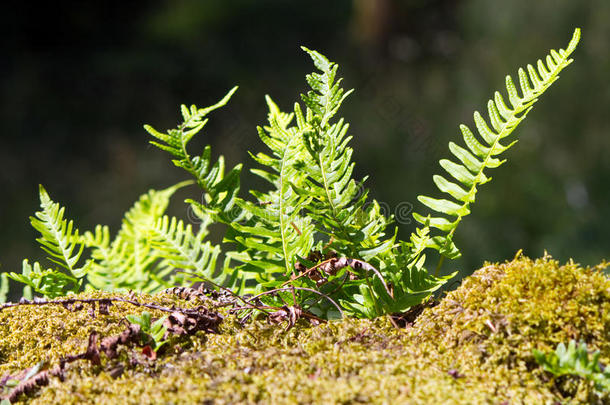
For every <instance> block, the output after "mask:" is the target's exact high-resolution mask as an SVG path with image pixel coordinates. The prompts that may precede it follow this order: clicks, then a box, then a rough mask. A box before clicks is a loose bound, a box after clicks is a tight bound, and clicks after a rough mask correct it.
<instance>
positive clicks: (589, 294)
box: [0, 257, 610, 404]
mask: <svg viewBox="0 0 610 405" xmlns="http://www.w3.org/2000/svg"><path fill="white" fill-rule="evenodd" d="M600 268H601V266H600ZM101 295H103V294H101V293H95V294H89V295H87V296H96V297H97V296H101ZM139 299H140V300H142V301H145V302H153V301H155V302H161V303H163V304H167V305H170V304H171V302H174V303H177V301H176V300H177V299H175V298H171V297H169V296H165V295H163V296H161V295H159V296H154V297H152V296H141V297H139ZM180 304H181V305H185V303H184V302H180ZM139 312H141V308H137V307H133V306H129V305H127V304H117V305H113V306H112V307H111V312H110V314H109V315H98V316H97V317H96V318H91V316H90V315H88V314H87V312H86V311H81V312H68V311H66V310H65V309H64V308H62V307H54V306H42V307H18V308H14V309H6V310H4V311H2V312H0V325H1V326H0V327H1V328H2V329H0V330H1V331H2V339H1V340H0V353H2V365H1V366H0V370H1V371H0V374H4V373H6V372H14V371H17V370H20V369H23V368H25V367H27V366H30V365H33V364H35V363H36V362H37V361H38V360H39V359H40V358H41V356H43V353H44V356H45V357H47V358H49V360H50V361H51V362H52V361H56V360H57V359H58V358H59V357H60V356H62V355H66V354H74V353H79V352H82V351H84V349H85V347H86V343H87V341H86V339H87V336H88V333H89V331H91V330H92V329H95V330H97V331H98V332H100V333H101V334H102V335H105V334H110V333H117V332H120V330H121V325H120V323H119V322H120V319H121V318H122V317H123V316H124V315H125V314H127V313H139ZM152 312H154V311H152ZM155 315H156V316H159V315H160V314H157V313H155ZM15 325H19V326H15ZM609 335H610V281H609V280H608V278H607V277H605V276H604V275H603V274H602V273H601V271H599V268H598V269H583V268H581V267H579V266H577V265H576V264H573V263H568V264H566V265H564V266H560V265H559V264H558V263H556V262H555V261H553V260H552V259H550V258H549V257H545V258H542V259H538V260H536V261H532V260H530V259H527V258H524V257H520V258H518V259H516V260H514V261H512V262H509V263H504V264H487V265H485V266H484V267H483V268H482V269H480V270H478V271H477V272H475V273H474V274H473V275H472V276H471V277H468V278H466V279H465V280H464V282H463V284H462V285H461V286H460V287H459V288H458V289H457V290H456V291H453V292H451V293H449V294H447V296H446V297H444V298H443V299H442V300H441V303H440V304H439V305H438V306H436V307H434V308H428V309H426V310H425V311H424V312H423V313H422V315H420V317H419V318H418V319H417V321H416V323H415V325H414V327H412V328H409V329H404V330H396V329H394V328H392V326H391V324H390V323H389V322H388V321H387V319H385V318H380V319H376V320H357V319H347V320H343V321H338V322H329V323H326V324H321V325H319V326H311V325H309V324H307V323H306V322H304V321H301V322H299V323H298V324H297V325H296V326H295V327H294V328H292V329H290V330H288V331H285V330H284V329H283V328H282V327H278V326H277V325H275V326H274V325H269V324H267V323H266V322H265V321H264V320H257V321H253V322H251V323H250V324H248V325H247V326H246V327H243V328H242V327H240V326H239V325H238V324H237V323H236V322H235V320H234V319H233V318H231V317H229V318H227V319H226V320H225V322H224V324H223V325H222V327H221V329H220V333H218V334H205V333H203V332H198V334H197V335H195V336H191V337H188V338H183V339H181V340H177V341H175V342H174V345H173V346H172V349H171V350H168V351H167V352H166V353H164V354H162V355H160V357H159V359H157V361H156V362H149V363H147V364H146V365H142V364H140V365H137V366H130V365H129V364H125V372H124V373H123V375H122V376H120V377H118V378H113V377H111V376H110V370H111V369H112V367H114V366H116V364H107V363H105V364H103V365H102V367H92V366H90V365H89V364H88V363H86V362H84V361H79V362H75V363H72V364H70V365H68V366H67V372H66V379H65V380H64V381H63V382H62V381H60V380H59V379H57V378H53V379H51V381H50V383H49V385H48V386H46V387H44V388H42V389H41V390H39V391H38V392H37V393H36V394H33V395H31V396H30V397H28V398H24V397H21V398H20V399H21V400H23V401H24V402H29V403H41V404H42V403H44V404H47V403H62V404H70V403H83V402H96V403H98V402H99V403H133V404H140V403H164V404H179V403H206V402H207V403H219V404H221V403H236V402H243V403H256V402H263V403H312V402H314V403H382V402H390V403H404V402H407V403H414V404H429V403H449V404H470V403H487V402H489V403H501V402H502V401H508V402H509V403H553V402H554V401H559V402H560V403H590V402H596V401H597V402H598V403H603V402H604V401H608V400H610V398H608V397H602V398H598V397H596V396H595V394H594V393H593V392H592V391H591V389H590V388H591V387H590V386H589V385H588V384H586V383H585V382H583V381H580V380H578V379H575V378H565V379H562V380H561V381H552V380H550V379H549V378H548V376H547V375H545V373H543V372H542V371H541V370H540V368H539V367H538V366H537V365H536V364H535V362H534V359H533V356H532V349H534V348H537V349H539V350H543V351H550V350H552V349H554V348H555V346H556V344H557V343H558V342H566V341H568V340H569V339H576V340H583V341H585V342H586V343H587V344H588V345H589V347H591V348H594V349H598V350H600V351H601V360H602V362H604V363H608V360H610V346H609V345H610V343H609V341H608V336H609ZM125 358H126V357H125Z"/></svg>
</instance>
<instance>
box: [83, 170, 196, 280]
mask: <svg viewBox="0 0 610 405" xmlns="http://www.w3.org/2000/svg"><path fill="white" fill-rule="evenodd" d="M191 183H192V182H191V181H186V182H182V183H178V184H176V185H174V186H172V187H168V188H166V189H164V190H150V191H149V192H148V193H146V194H144V195H142V196H140V198H139V199H138V201H137V202H136V203H135V204H134V205H133V207H131V208H130V209H129V211H127V213H126V214H125V217H124V219H123V224H122V226H121V229H120V231H119V232H118V234H117V236H116V238H115V239H114V240H113V241H112V242H111V241H110V231H109V229H108V227H102V226H99V225H98V226H97V227H96V228H95V233H92V232H86V233H85V234H84V236H83V240H84V243H85V245H86V246H87V247H90V248H92V249H93V250H92V252H91V257H92V258H93V259H94V262H93V264H92V266H91V270H90V272H89V274H88V277H87V280H88V283H89V284H90V285H91V287H93V288H96V289H101V290H107V291H112V290H139V291H145V292H156V291H158V290H161V289H162V288H165V287H167V286H168V285H171V284H172V282H173V281H174V280H167V279H166V278H167V277H168V276H171V274H172V272H173V271H174V268H173V267H171V265H170V264H169V263H167V262H166V261H164V257H163V255H162V254H161V252H159V251H157V250H155V248H154V244H153V239H154V234H153V231H154V229H155V226H156V224H157V222H158V221H159V219H160V218H162V217H163V215H164V213H165V210H166V209H167V206H168V205H169V201H170V198H171V196H172V195H173V194H174V193H175V192H176V191H177V190H178V189H179V188H181V187H184V186H186V185H188V184H191Z"/></svg>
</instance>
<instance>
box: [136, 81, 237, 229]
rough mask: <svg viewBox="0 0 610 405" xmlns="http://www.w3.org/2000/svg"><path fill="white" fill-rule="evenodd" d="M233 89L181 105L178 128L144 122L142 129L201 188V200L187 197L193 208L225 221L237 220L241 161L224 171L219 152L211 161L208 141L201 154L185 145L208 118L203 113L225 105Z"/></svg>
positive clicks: (204, 215)
mask: <svg viewBox="0 0 610 405" xmlns="http://www.w3.org/2000/svg"><path fill="white" fill-rule="evenodd" d="M236 91H237V86H236V87H233V88H232V89H231V90H230V91H229V92H228V93H227V94H226V95H225V96H224V97H223V98H222V100H220V101H219V102H217V103H216V104H214V105H212V106H209V107H205V108H197V107H196V106H194V105H193V106H191V108H190V109H188V108H187V107H186V106H184V105H182V106H181V113H182V117H183V119H184V121H183V122H182V124H180V125H179V126H178V128H176V129H170V130H168V131H167V133H162V132H159V131H157V130H156V129H154V128H153V127H151V126H150V125H144V129H145V130H146V131H147V132H148V133H149V134H150V135H152V136H153V138H155V139H156V140H155V141H150V143H151V144H153V145H155V146H156V147H158V148H159V149H162V150H164V151H167V152H169V153H170V154H172V155H173V156H174V157H175V158H176V159H174V160H172V162H173V163H174V164H175V165H176V166H178V167H181V168H182V169H184V170H186V171H187V172H188V173H190V174H191V175H192V176H194V177H195V180H196V181H197V184H198V185H199V187H201V188H202V189H203V190H204V192H205V202H204V203H202V202H199V201H194V200H188V201H187V202H188V203H190V204H191V206H192V207H193V209H194V212H195V213H196V214H201V218H202V219H205V217H206V216H207V215H212V217H213V218H214V219H215V220H218V221H221V222H225V223H228V222H231V221H233V220H239V212H235V210H234V203H235V198H236V197H237V193H238V191H239V175H240V173H241V164H240V165H237V166H235V167H234V168H233V169H231V170H230V171H229V172H228V173H225V164H224V157H222V156H220V157H219V158H218V160H217V161H216V162H215V163H212V158H211V154H212V151H211V147H210V146H209V145H207V146H206V147H205V148H204V150H203V153H202V154H201V156H191V155H190V154H189V153H188V150H187V147H188V143H189V142H190V141H191V139H192V138H193V137H194V136H195V135H196V134H197V133H199V132H200V131H201V129H203V127H204V126H205V125H206V123H207V121H208V120H207V118H206V116H207V115H208V114H209V113H210V112H212V111H214V110H216V109H218V108H220V107H223V106H225V105H226V104H227V103H228V102H229V100H230V99H231V96H233V94H234V93H235V92H236Z"/></svg>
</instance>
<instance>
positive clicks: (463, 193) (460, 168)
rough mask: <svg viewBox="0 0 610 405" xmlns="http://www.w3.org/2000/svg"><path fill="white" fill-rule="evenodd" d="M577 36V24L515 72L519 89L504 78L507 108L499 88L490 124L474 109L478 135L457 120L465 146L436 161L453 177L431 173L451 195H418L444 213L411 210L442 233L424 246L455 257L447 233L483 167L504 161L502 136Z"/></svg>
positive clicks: (561, 64) (465, 210) (470, 199)
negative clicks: (555, 46)
mask: <svg viewBox="0 0 610 405" xmlns="http://www.w3.org/2000/svg"><path fill="white" fill-rule="evenodd" d="M579 38H580V30H579V29H576V30H575V32H574V35H573V37H572V40H571V41H570V43H569V45H568V47H567V48H566V49H565V50H563V49H560V50H559V51H554V50H552V51H551V53H550V54H549V55H548V56H547V58H546V64H545V63H543V62H542V61H540V60H538V63H537V67H538V68H537V69H535V68H534V67H533V66H532V65H528V66H527V68H526V69H527V72H526V69H523V68H520V69H519V71H518V77H519V87H520V89H519V90H518V89H517V87H516V86H515V84H514V82H513V80H512V78H511V77H510V76H507V77H506V90H507V93H508V100H509V102H510V107H509V106H507V104H506V103H505V102H504V98H503V97H502V95H501V94H500V93H499V92H495V94H494V98H493V100H489V102H488V104H487V112H488V118H489V122H490V123H491V128H490V126H489V125H488V123H487V121H486V120H485V119H484V118H483V116H482V115H481V114H480V113H479V112H478V111H475V113H474V122H475V126H476V128H477V132H478V134H479V136H480V138H481V140H479V139H477V137H476V136H475V135H474V134H473V133H472V131H471V130H470V129H469V128H468V127H467V126H466V125H460V130H461V132H462V135H463V139H464V143H465V144H466V147H467V149H466V148H463V147H460V146H458V145H456V144H455V143H453V142H451V143H450V144H449V150H450V151H451V153H452V154H453V156H454V157H455V158H457V162H455V161H451V160H447V159H443V160H441V161H440V165H441V166H442V167H443V168H444V169H445V170H446V171H447V173H448V174H449V175H450V176H451V177H453V180H448V179H447V178H445V177H443V176H439V175H435V176H434V183H435V184H436V185H437V187H438V188H439V190H441V191H442V192H443V193H446V194H449V196H450V197H452V198H453V199H452V200H449V199H437V198H431V197H427V196H419V197H418V200H419V201H420V202H421V203H422V204H424V205H425V206H427V207H428V208H430V209H431V210H433V211H436V212H438V213H440V214H444V215H446V216H448V217H449V218H447V217H442V216H434V217H431V218H427V217H425V216H423V215H421V214H417V213H414V215H413V216H414V218H415V220H416V221H418V222H419V223H421V224H424V225H425V226H426V227H427V226H430V227H433V228H436V229H438V230H440V231H441V232H442V235H439V236H436V237H434V238H432V239H430V240H429V241H428V242H427V245H426V246H427V247H431V248H433V249H436V250H438V251H439V252H440V253H441V254H442V255H443V256H445V257H449V258H455V257H459V250H458V249H457V247H455V245H454V244H453V241H452V236H453V234H454V232H455V230H456V228H457V226H458V224H459V223H460V221H461V220H462V218H463V217H465V216H466V215H468V214H470V204H472V203H474V201H475V195H476V192H477V187H478V186H480V185H482V184H485V183H486V182H488V181H489V180H491V178H489V177H487V176H486V175H485V173H484V170H485V169H487V168H495V167H498V166H500V165H501V164H502V163H504V160H500V159H498V158H496V157H495V156H497V155H500V154H502V153H503V152H504V151H506V150H507V149H509V148H510V147H511V146H513V145H514V144H515V143H516V140H514V141H512V142H508V143H503V142H502V141H503V140H504V139H505V138H507V137H508V136H509V135H510V134H511V133H512V132H513V131H514V130H515V128H516V127H517V126H518V125H519V124H520V123H521V121H523V120H524V119H525V117H526V116H527V114H528V113H529V111H530V110H531V109H532V106H533V105H534V103H535V102H536V101H537V100H538V97H539V96H540V95H542V93H544V92H545V91H546V89H547V88H548V87H549V86H550V85H551V84H552V83H553V82H554V81H555V80H557V79H558V77H559V72H561V70H563V69H564V68H565V67H566V66H568V65H569V64H570V63H571V62H572V59H570V55H571V54H572V52H573V51H574V49H575V48H576V45H577V44H578V41H579Z"/></svg>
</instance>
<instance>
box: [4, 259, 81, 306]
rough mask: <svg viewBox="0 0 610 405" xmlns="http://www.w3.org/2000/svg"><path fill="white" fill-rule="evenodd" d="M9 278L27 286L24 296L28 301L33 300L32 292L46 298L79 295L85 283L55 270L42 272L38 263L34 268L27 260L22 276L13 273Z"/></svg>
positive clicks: (35, 263) (23, 266)
mask: <svg viewBox="0 0 610 405" xmlns="http://www.w3.org/2000/svg"><path fill="white" fill-rule="evenodd" d="M8 277H10V278H12V279H13V280H15V281H18V282H20V283H23V284H25V285H26V287H25V288H24V294H23V297H24V298H26V299H31V298H32V297H31V290H34V291H35V292H37V293H39V294H42V295H43V296H45V297H46V298H56V297H61V296H64V295H66V294H68V293H77V292H78V291H79V290H80V287H81V284H82V282H83V279H82V278H80V279H79V278H77V277H74V276H71V275H69V274H65V273H63V272H61V271H58V270H55V269H46V270H42V267H41V266H40V263H38V262H34V265H33V266H32V265H30V263H29V262H28V260H27V259H26V260H24V261H23V264H22V269H21V274H18V273H13V272H11V273H9V274H8ZM30 289H31V290H30Z"/></svg>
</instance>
